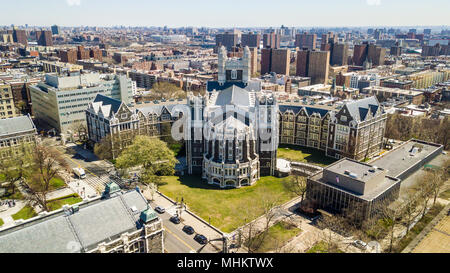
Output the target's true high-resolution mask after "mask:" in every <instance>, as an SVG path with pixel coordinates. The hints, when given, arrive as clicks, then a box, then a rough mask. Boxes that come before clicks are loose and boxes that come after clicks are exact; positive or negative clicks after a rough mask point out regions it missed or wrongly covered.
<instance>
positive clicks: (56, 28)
mask: <svg viewBox="0 0 450 273" xmlns="http://www.w3.org/2000/svg"><path fill="white" fill-rule="evenodd" d="M52 33H53V34H54V35H58V34H59V33H60V31H59V26H57V25H54V26H52Z"/></svg>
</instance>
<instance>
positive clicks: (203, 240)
mask: <svg viewBox="0 0 450 273" xmlns="http://www.w3.org/2000/svg"><path fill="white" fill-rule="evenodd" d="M194 240H196V241H197V242H198V243H199V244H202V245H206V244H207V243H208V238H206V237H205V236H204V235H201V234H197V235H195V237H194Z"/></svg>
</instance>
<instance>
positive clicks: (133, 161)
mask: <svg viewBox="0 0 450 273" xmlns="http://www.w3.org/2000/svg"><path fill="white" fill-rule="evenodd" d="M177 162H178V161H177V159H176V158H175V154H174V152H173V151H171V150H170V149H169V148H168V147H167V144H166V143H165V142H164V141H161V140H159V139H157V138H151V137H148V136H136V137H135V139H134V140H133V143H132V144H131V145H129V146H128V147H127V148H126V149H125V150H124V151H123V152H122V153H121V154H120V156H119V157H118V158H117V160H116V166H117V168H119V169H122V170H124V169H128V168H133V167H141V179H140V182H142V183H144V184H145V185H149V184H150V183H155V184H157V185H161V184H162V181H161V178H160V176H168V175H173V174H174V172H175V164H176V163H177Z"/></svg>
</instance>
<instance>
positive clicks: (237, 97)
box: [215, 85, 250, 106]
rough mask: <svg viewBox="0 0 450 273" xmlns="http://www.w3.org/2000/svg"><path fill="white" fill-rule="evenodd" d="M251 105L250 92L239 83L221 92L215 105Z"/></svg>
mask: <svg viewBox="0 0 450 273" xmlns="http://www.w3.org/2000/svg"><path fill="white" fill-rule="evenodd" d="M231 104H233V105H244V106H249V105H250V98H249V92H248V91H247V90H244V89H242V88H241V87H239V86H237V85H232V86H230V87H228V88H227V89H224V90H222V91H220V92H219V94H218V95H217V99H216V101H215V105H220V106H225V105H231Z"/></svg>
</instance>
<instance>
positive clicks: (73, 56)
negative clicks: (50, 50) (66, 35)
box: [59, 49, 78, 64]
mask: <svg viewBox="0 0 450 273" xmlns="http://www.w3.org/2000/svg"><path fill="white" fill-rule="evenodd" d="M59 58H60V60H61V62H65V63H71V64H76V63H77V59H78V58H77V50H76V49H68V50H60V51H59Z"/></svg>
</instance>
